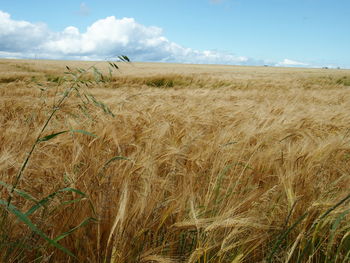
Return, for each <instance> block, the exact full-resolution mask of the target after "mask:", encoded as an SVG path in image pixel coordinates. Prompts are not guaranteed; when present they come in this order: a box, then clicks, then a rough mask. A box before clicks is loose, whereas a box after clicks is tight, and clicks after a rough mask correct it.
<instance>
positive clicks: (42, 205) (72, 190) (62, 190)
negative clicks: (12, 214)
mask: <svg viewBox="0 0 350 263" xmlns="http://www.w3.org/2000/svg"><path fill="white" fill-rule="evenodd" d="M62 192H74V193H77V194H79V195H81V196H83V197H87V196H86V194H84V193H83V192H81V191H79V190H77V189H74V188H70V187H66V188H63V189H60V190H58V191H56V192H54V193H52V194H49V195H48V196H47V197H45V198H43V199H41V200H40V201H39V202H37V204H36V205H34V206H32V207H31V208H30V209H29V210H28V211H27V212H26V213H25V214H26V215H27V216H29V215H31V214H33V213H34V212H35V211H36V210H38V209H39V208H40V207H44V206H45V204H46V203H48V202H49V201H50V200H52V199H53V198H54V197H55V196H56V195H57V194H59V193H62Z"/></svg>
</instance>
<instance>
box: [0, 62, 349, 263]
mask: <svg viewBox="0 0 350 263" xmlns="http://www.w3.org/2000/svg"><path fill="white" fill-rule="evenodd" d="M65 65H68V66H69V67H71V68H77V67H78V68H86V67H88V66H89V65H91V63H90V64H89V63H87V64H86V63H83V62H81V63H78V62H74V63H73V62H53V61H11V60H2V61H0V69H1V74H0V123H1V127H0V180H1V181H2V182H5V183H7V184H13V181H14V177H15V176H16V173H17V172H18V170H19V169H20V167H21V164H22V162H23V159H24V158H25V156H26V153H27V152H28V151H29V149H30V147H31V146H32V145H33V143H34V142H35V140H36V136H37V135H38V132H39V130H40V129H41V127H42V125H43V124H44V123H45V121H46V120H47V117H48V113H49V112H50V110H51V108H52V105H53V103H54V102H55V101H56V102H57V101H58V99H59V97H60V96H62V91H63V90H64V89H65V88H66V87H67V86H69V85H70V82H69V81H65V82H64V83H62V84H60V85H57V82H59V80H58V79H57V77H59V76H63V71H64V67H65ZM103 67H105V65H104V64H101V68H102V69H101V70H102V71H104V72H105V73H106V74H105V76H106V77H105V79H104V81H100V82H98V83H96V82H91V83H90V82H88V81H89V80H93V77H92V75H89V76H86V77H84V81H85V84H87V86H88V88H87V91H88V92H89V93H91V94H93V95H94V96H95V97H96V98H97V99H98V100H99V101H103V102H104V103H105V104H106V105H108V106H109V107H110V109H111V111H112V112H113V113H114V114H115V117H112V116H110V115H108V114H103V111H102V110H101V109H100V108H98V107H94V106H93V105H92V104H91V103H87V104H83V103H82V101H81V100H80V99H79V98H77V97H75V96H71V97H70V98H69V100H68V101H67V102H66V103H65V104H64V105H63V106H62V107H61V108H60V109H59V111H58V112H57V114H56V115H55V117H54V118H53V119H52V121H51V123H50V125H49V126H48V129H47V130H46V131H45V135H47V134H50V133H54V132H59V131H62V130H67V129H68V130H69V129H75V130H78V129H82V130H86V131H89V132H91V133H94V134H96V135H97V136H98V137H97V138H95V137H91V136H87V135H84V134H79V133H66V134H62V135H60V136H57V137H56V138H54V139H52V140H49V141H47V142H42V143H39V144H38V145H37V147H36V149H35V151H34V153H33V156H32V158H31V159H30V162H29V165H28V167H27V168H26V170H25V172H24V174H23V177H22V178H21V181H20V183H19V185H18V187H17V188H18V189H20V190H21V191H25V192H26V193H29V194H31V195H32V196H33V197H34V198H35V199H36V200H42V199H43V198H45V197H46V196H48V195H50V194H51V193H55V192H57V191H58V189H62V188H65V187H70V188H74V189H79V190H80V191H82V192H83V193H85V194H86V195H87V197H85V198H83V199H81V200H80V199H79V202H78V201H77V202H74V203H68V204H65V203H64V202H65V201H69V200H73V199H76V198H78V197H79V196H78V194H77V193H74V192H67V193H63V194H62V195H57V196H56V197H55V198H52V200H51V202H49V203H47V205H46V207H45V209H44V208H43V209H41V210H39V209H38V210H37V212H35V213H33V214H31V215H30V219H31V220H32V222H34V223H35V224H37V226H38V227H39V228H40V229H41V230H42V231H43V232H44V233H46V234H47V236H48V237H50V238H51V239H54V238H55V237H57V236H59V235H60V234H61V233H63V232H66V231H68V230H69V229H72V228H74V227H75V226H77V225H79V224H80V223H81V222H83V221H84V220H85V219H86V218H89V217H95V218H97V219H98V221H97V222H90V223H89V224H88V225H85V226H82V227H80V228H79V229H78V230H76V231H74V232H73V233H71V234H70V235H68V236H66V237H65V238H63V239H61V240H60V241H59V243H60V244H61V245H63V246H64V247H66V248H68V249H69V250H70V251H72V252H73V253H74V254H75V256H76V257H77V258H78V259H77V261H81V262H198V263H201V262H348V260H349V258H346V256H349V250H350V238H349V237H350V224H349V222H350V221H349V219H350V218H349V202H348V200H347V199H346V200H345V199H344V198H347V197H348V195H349V185H350V144H349V140H350V138H349V137H350V115H349V112H350V93H349V88H350V87H349V85H348V80H350V72H349V71H346V70H319V69H285V68H263V67H261V68H259V67H229V66H205V65H171V64H147V63H143V64H141V63H136V64H134V65H121V72H120V73H118V72H114V73H113V76H112V78H109V77H108V74H107V72H108V71H106V68H103ZM38 84H42V86H38ZM81 86H84V84H83V83H82V84H81ZM77 105H80V106H84V107H85V108H84V111H81V110H80V109H79V108H78V107H77ZM115 156H124V157H126V158H128V160H124V159H118V160H113V161H111V162H108V160H111V158H113V157H115ZM107 162H108V164H106V163H107ZM1 187H2V186H0V191H1V192H0V194H1V198H0V199H1V200H7V199H8V191H7V190H6V188H5V187H2V188H1ZM341 200H343V202H341V203H339V202H340V201H341ZM12 203H13V204H14V205H15V206H16V207H18V208H20V210H21V211H27V210H28V209H29V208H30V207H31V206H32V205H33V202H32V201H30V200H28V199H26V198H23V197H21V196H19V195H16V194H15V193H13V200H12ZM337 203H338V205H337ZM91 204H92V205H93V208H92V206H91ZM3 208H6V206H5V207H3ZM3 210H4V209H3ZM8 217H9V218H8V220H5V221H2V232H1V239H0V241H1V243H0V245H1V250H0V251H1V252H0V256H1V260H2V261H4V262H5V261H6V262H30V261H31V260H37V261H35V262H59V261H62V262H69V261H70V262H74V261H75V260H74V259H73V258H72V257H69V256H68V255H66V254H65V253H63V252H62V251H60V250H58V249H56V248H54V247H52V246H49V245H48V244H47V242H46V241H45V240H44V239H42V238H41V237H39V236H38V235H37V234H36V233H35V231H34V232H33V231H32V230H30V229H29V228H28V227H27V226H26V225H25V224H23V223H21V222H19V221H18V220H16V217H15V216H13V215H9V216H8ZM0 223H1V222H0Z"/></svg>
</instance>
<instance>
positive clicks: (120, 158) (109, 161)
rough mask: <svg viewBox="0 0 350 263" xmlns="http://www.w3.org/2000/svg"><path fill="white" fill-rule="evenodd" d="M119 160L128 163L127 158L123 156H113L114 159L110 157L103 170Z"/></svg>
mask: <svg viewBox="0 0 350 263" xmlns="http://www.w3.org/2000/svg"><path fill="white" fill-rule="evenodd" d="M119 160H126V161H130V159H129V158H127V157H124V156H114V157H112V158H111V159H109V160H108V161H107V162H106V163H105V164H104V165H103V168H105V167H107V166H108V165H109V164H110V163H111V162H114V161H119Z"/></svg>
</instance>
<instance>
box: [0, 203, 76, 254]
mask: <svg viewBox="0 0 350 263" xmlns="http://www.w3.org/2000/svg"><path fill="white" fill-rule="evenodd" d="M0 205H3V206H5V207H6V209H7V210H8V211H9V212H11V213H12V214H14V215H15V216H16V217H17V219H18V220H20V221H22V222H23V223H24V224H26V225H27V227H28V228H29V229H31V230H32V231H33V232H35V233H36V234H38V235H39V236H41V237H42V238H44V239H45V240H46V241H47V242H49V243H50V244H51V245H52V246H54V247H56V248H58V249H60V250H61V251H63V252H64V253H66V254H67V255H69V256H71V257H73V258H75V256H74V254H73V253H72V252H70V251H69V250H68V249H67V248H65V247H63V246H62V245H60V244H59V243H57V242H56V241H55V240H52V239H51V238H49V237H48V236H47V235H46V234H45V233H44V232H42V231H41V230H40V229H39V228H38V227H37V226H36V225H35V224H33V222H32V221H31V220H30V219H29V218H28V216H27V215H26V214H23V213H22V212H21V211H19V210H18V208H17V207H16V206H14V205H13V204H9V203H8V202H6V201H4V200H2V199H0Z"/></svg>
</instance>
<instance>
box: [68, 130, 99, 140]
mask: <svg viewBox="0 0 350 263" xmlns="http://www.w3.org/2000/svg"><path fill="white" fill-rule="evenodd" d="M71 132H75V133H81V134H85V135H88V136H91V137H95V138H97V135H95V134H93V133H91V132H88V131H84V130H71Z"/></svg>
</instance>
